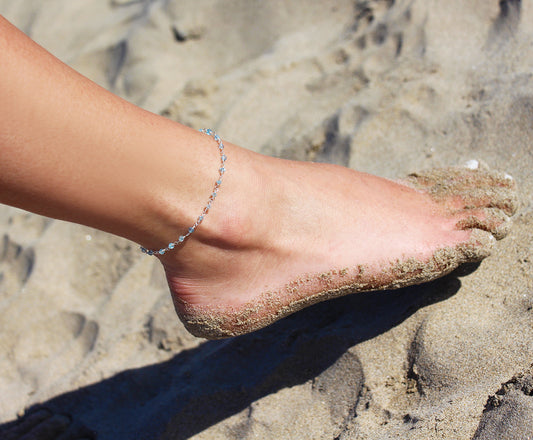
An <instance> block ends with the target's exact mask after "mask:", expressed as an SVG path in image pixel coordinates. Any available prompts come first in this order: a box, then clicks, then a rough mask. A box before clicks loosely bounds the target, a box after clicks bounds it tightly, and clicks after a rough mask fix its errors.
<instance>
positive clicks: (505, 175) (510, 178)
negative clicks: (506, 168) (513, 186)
mask: <svg viewBox="0 0 533 440" xmlns="http://www.w3.org/2000/svg"><path fill="white" fill-rule="evenodd" d="M504 177H505V178H506V179H507V180H514V178H513V176H511V175H510V174H507V173H505V174H504Z"/></svg>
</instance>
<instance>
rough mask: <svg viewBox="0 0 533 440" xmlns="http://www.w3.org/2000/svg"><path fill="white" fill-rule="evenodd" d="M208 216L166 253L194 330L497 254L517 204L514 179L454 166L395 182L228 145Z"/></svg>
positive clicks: (206, 331)
mask: <svg viewBox="0 0 533 440" xmlns="http://www.w3.org/2000/svg"><path fill="white" fill-rule="evenodd" d="M226 150H228V157H229V159H228V166H227V168H228V172H227V173H226V180H225V182H224V183H223V185H222V187H221V189H220V193H219V197H218V198H217V200H216V203H215V204H214V206H213V208H212V209H211V211H210V212H209V215H208V216H207V217H206V219H205V220H204V223H202V225H201V226H200V227H199V228H198V230H197V231H196V232H195V233H194V234H193V235H191V236H190V238H189V239H188V240H187V242H185V243H184V245H183V246H182V247H181V248H180V249H178V250H175V251H173V252H169V253H167V254H166V255H164V256H161V257H160V259H161V261H162V262H163V265H164V267H165V270H166V274H167V279H168V282H169V286H170V289H171V293H172V297H173V299H174V304H175V306H176V310H177V312H178V315H179V316H180V318H181V320H182V321H183V322H184V324H185V326H186V327H187V329H188V330H189V331H190V332H191V333H192V334H194V335H196V336H200V337H204V338H210V339H217V338H224V337H230V336H236V335H241V334H244V333H248V332H251V331H254V330H257V329H259V328H262V327H264V326H267V325H269V324H271V323H272V322H274V321H276V320H278V319H280V318H283V317H284V316H287V315H288V314H290V313H293V312H295V311H297V310H299V309H302V308H303V307H306V306H308V305H311V304H314V303H317V302H319V301H323V300H326V299H329V298H333V297H338V296H341V295H346V294H349V293H355V292H362V291H368V290H380V289H391V288H398V287H403V286H407V285H411V284H416V283H421V282H425V281H429V280H432V279H435V278H438V277H440V276H443V275H445V274H447V273H449V272H450V271H452V270H453V269H454V268H456V267H457V266H458V265H459V264H462V263H465V262H473V261H479V260H481V259H483V258H485V257H486V256H488V255H489V253H490V250H491V247H492V246H493V244H494V242H495V238H497V239H500V238H502V237H503V236H504V235H505V234H506V233H507V230H508V225H509V222H508V220H509V216H510V215H512V214H513V213H514V212H515V210H516V205H517V199H516V191H515V183H514V181H513V180H512V179H511V178H509V177H508V176H506V175H504V174H500V173H497V172H494V171H489V170H481V169H469V168H450V169H442V170H433V171H429V172H426V173H419V174H413V175H411V176H409V177H408V178H406V179H404V180H403V181H401V182H393V181H390V180H387V179H382V178H379V177H375V176H372V175H369V174H365V173H359V172H356V171H353V170H350V169H346V168H342V167H338V166H334V165H326V164H317V163H308V162H291V161H286V160H281V159H274V158H270V157H265V156H261V155H258V154H255V153H251V152H249V151H246V150H242V149H240V148H238V147H235V146H233V145H227V146H226Z"/></svg>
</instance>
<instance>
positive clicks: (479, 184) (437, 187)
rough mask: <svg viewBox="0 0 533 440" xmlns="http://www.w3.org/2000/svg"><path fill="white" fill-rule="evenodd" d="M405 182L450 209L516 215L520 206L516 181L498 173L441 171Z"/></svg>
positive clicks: (410, 177) (420, 175)
mask: <svg viewBox="0 0 533 440" xmlns="http://www.w3.org/2000/svg"><path fill="white" fill-rule="evenodd" d="M403 182H404V183H406V184H407V185H409V186H412V187H415V188H417V189H419V190H423V191H425V192H427V193H429V194H430V195H431V197H432V198H433V199H434V200H435V201H437V202H438V203H440V204H442V205H444V206H445V207H446V209H448V210H458V209H472V208H498V209H501V210H502V211H503V212H505V213H506V214H507V215H513V214H514V213H515V212H516V209H517V207H518V196H517V192H516V182H515V181H514V179H513V178H512V177H510V176H509V175H507V174H504V173H500V172H497V171H492V170H486V169H470V168H442V169H435V170H429V171H423V172H420V173H413V174H411V175H409V176H408V177H407V179H405V180H404V181H403Z"/></svg>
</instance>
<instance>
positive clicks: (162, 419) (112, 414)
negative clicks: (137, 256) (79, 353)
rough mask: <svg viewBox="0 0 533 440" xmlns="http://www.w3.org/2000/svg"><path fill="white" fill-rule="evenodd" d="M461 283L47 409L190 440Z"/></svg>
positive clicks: (119, 428) (196, 356)
mask: <svg viewBox="0 0 533 440" xmlns="http://www.w3.org/2000/svg"><path fill="white" fill-rule="evenodd" d="M472 267H473V266H470V268H466V270H467V271H468V270H472ZM464 273H465V267H463V268H461V273H460V274H455V273H454V274H452V275H449V276H447V277H444V278H441V279H439V280H436V281H434V282H431V283H426V284H423V285H419V286H412V287H408V288H403V289H398V290H393V291H383V292H365V293H359V294H355V295H352V296H347V297H343V298H338V299H335V300H331V301H327V302H324V303H320V304H316V305H314V306H312V307H309V308H307V309H304V310H302V311H300V312H298V313H296V314H294V315H292V316H289V317H287V318H285V319H283V320H281V321H279V322H277V323H275V324H273V325H271V326H270V327H267V328H265V329H262V330H260V331H257V332H255V333H252V334H249V335H244V336H240V337H236V338H233V339H228V340H221V341H207V342H205V343H204V344H202V345H200V346H198V347H196V348H194V349H191V350H186V351H182V352H179V353H177V354H176V355H175V356H174V357H173V358H172V359H170V360H169V361H166V362H162V363H159V364H154V365H149V366H146V367H142V368H136V369H132V370H127V371H123V372H121V373H119V374H117V375H115V376H113V377H111V378H109V379H105V380H103V381H101V382H99V383H95V384H93V385H88V386H86V387H83V388H80V389H78V390H75V391H71V392H68V393H65V394H62V395H59V396H57V397H55V398H53V399H51V400H49V401H47V402H45V403H43V404H42V406H45V407H46V408H49V409H51V410H52V411H54V412H58V413H68V414H70V415H71V416H72V418H73V419H75V420H76V421H78V422H80V423H82V424H83V425H85V426H88V427H90V428H91V430H93V431H95V432H96V433H97V438H98V439H99V440H111V439H113V440H115V439H117V438H121V439H139V440H140V439H143V440H144V439H157V438H158V437H159V436H160V435H161V434H162V433H163V432H164V431H165V428H166V426H167V424H168V423H169V422H170V421H171V420H172V425H173V426H179V427H180V429H179V433H178V434H177V435H176V434H175V435H174V436H173V437H172V438H173V439H175V440H184V439H188V438H190V437H191V436H193V435H195V434H198V433H199V432H201V431H203V430H205V429H207V428H209V427H210V426H213V425H215V424H216V423H218V422H220V421H222V420H224V419H226V418H228V417H230V416H232V415H234V414H237V413H238V412H240V411H242V410H243V409H245V408H247V407H248V406H249V405H250V404H251V403H253V402H254V401H256V400H258V399H260V398H262V397H264V396H266V395H269V394H271V393H275V392H276V391H278V390H280V389H283V388H286V387H291V386H294V385H298V384H303V383H305V382H307V381H308V380H310V379H313V378H315V377H316V376H318V375H319V374H320V373H321V372H323V371H325V370H326V369H327V368H329V367H330V366H332V365H333V364H334V363H335V362H336V360H337V359H339V358H340V357H341V356H342V355H343V354H344V353H345V352H346V351H347V350H348V349H349V348H350V347H352V346H354V345H356V344H358V343H360V342H363V341H366V340H368V339H370V338H373V337H375V336H377V335H379V334H381V333H384V332H386V331H387V330H389V329H391V328H393V327H395V326H396V325H398V324H399V323H401V322H402V321H404V320H405V319H407V318H408V317H409V316H411V315H412V314H413V313H415V312H416V311H417V310H419V309H420V308H422V307H424V306H426V305H429V304H434V303H437V302H440V301H443V300H445V299H447V298H449V297H451V296H453V295H454V294H455V293H456V292H457V291H458V289H459V287H460V286H461V282H460V280H459V279H458V278H457V276H461V275H463V274H464ZM40 406H41V405H39V406H38V407H40ZM33 409H35V408H33ZM5 426H7V424H6V425H0V432H2V429H3V428H4V427H5Z"/></svg>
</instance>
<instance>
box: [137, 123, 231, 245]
mask: <svg viewBox="0 0 533 440" xmlns="http://www.w3.org/2000/svg"><path fill="white" fill-rule="evenodd" d="M199 131H200V132H202V133H205V134H207V135H208V136H213V138H214V139H215V141H216V142H217V143H218V150H219V152H220V168H219V169H218V179H217V181H216V182H215V186H214V187H213V192H212V193H211V195H210V196H209V200H208V201H207V204H206V205H205V206H204V209H203V210H202V213H201V214H200V215H199V216H198V218H197V219H196V221H195V222H194V224H193V225H192V226H191V227H190V228H189V230H188V232H187V233H186V234H183V235H180V236H179V238H178V239H177V240H176V241H173V242H172V243H169V244H168V246H167V247H166V248H163V249H159V250H150V249H146V248H145V247H143V246H141V252H143V253H145V254H147V255H156V254H158V255H164V254H165V252H167V251H170V250H172V249H174V248H175V247H176V246H178V245H180V244H182V243H183V242H184V241H185V239H186V238H187V237H188V236H189V235H191V234H192V233H193V232H194V231H195V230H196V228H197V227H198V226H199V225H200V223H202V220H203V219H204V217H205V216H206V215H207V213H208V212H209V209H211V205H212V204H213V202H214V201H215V198H216V196H217V193H218V188H220V185H221V183H222V176H223V175H224V173H225V172H226V167H225V162H226V159H227V157H226V155H225V154H224V144H223V143H222V139H220V136H218V134H216V133H215V132H214V131H213V130H211V129H210V128H202V129H201V130H199Z"/></svg>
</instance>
